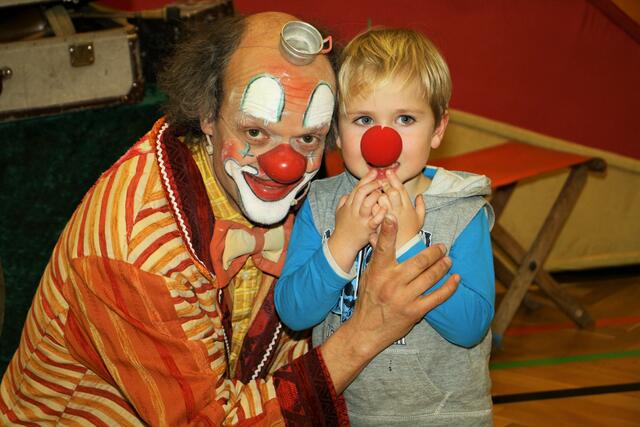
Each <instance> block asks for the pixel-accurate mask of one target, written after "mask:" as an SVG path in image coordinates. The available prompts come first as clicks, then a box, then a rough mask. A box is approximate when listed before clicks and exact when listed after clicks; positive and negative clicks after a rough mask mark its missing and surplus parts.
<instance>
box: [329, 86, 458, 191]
mask: <svg viewBox="0 0 640 427" xmlns="http://www.w3.org/2000/svg"><path fill="white" fill-rule="evenodd" d="M448 119H449V117H448V114H445V115H444V116H443V118H442V120H441V121H440V124H439V125H438V126H437V127H435V120H434V116H433V112H432V111H431V107H430V106H429V104H428V102H427V100H426V99H425V97H423V96H421V91H420V86H419V84H418V82H416V81H409V82H407V83H405V82H404V79H403V78H402V77H395V78H394V79H392V80H390V81H389V83H388V84H386V85H384V86H379V87H375V88H374V89H373V90H372V91H371V93H368V94H364V95H363V96H359V97H357V98H355V99H352V100H349V102H347V104H346V111H343V112H341V114H340V121H339V131H340V138H339V140H338V141H337V142H338V146H339V147H340V148H341V149H342V156H343V159H344V163H345V166H346V167H347V169H348V170H349V172H351V173H352V174H353V175H355V176H356V177H358V178H362V177H364V176H365V175H366V174H367V173H368V172H369V171H370V170H371V169H376V168H375V167H374V166H372V165H370V164H369V163H367V162H366V160H365V159H364V158H363V156H362V152H361V151H360V140H361V138H362V135H363V134H364V133H365V132H366V131H367V130H368V129H369V128H371V127H373V126H382V127H391V128H393V129H394V130H395V131H397V132H398V133H399V134H400V136H401V138H402V152H401V153H400V157H399V158H398V160H397V161H396V162H395V163H394V164H392V165H391V166H389V167H388V168H387V169H393V170H394V171H395V172H396V174H397V176H398V178H399V179H400V181H402V182H403V183H404V184H405V185H407V184H409V183H410V182H411V181H413V180H419V179H421V177H422V173H421V172H422V169H423V168H424V167H425V165H426V164H427V160H428V159H429V151H430V150H431V148H437V147H438V146H439V145H440V142H441V141H442V137H443V135H444V131H445V128H446V126H447V122H448Z"/></svg>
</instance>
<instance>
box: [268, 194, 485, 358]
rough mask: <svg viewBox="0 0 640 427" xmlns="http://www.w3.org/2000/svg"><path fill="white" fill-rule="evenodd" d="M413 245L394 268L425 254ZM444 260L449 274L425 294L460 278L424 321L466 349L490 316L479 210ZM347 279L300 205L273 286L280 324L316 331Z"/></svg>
mask: <svg viewBox="0 0 640 427" xmlns="http://www.w3.org/2000/svg"><path fill="white" fill-rule="evenodd" d="M412 242H413V244H411V243H410V244H409V245H405V246H404V247H403V248H401V250H400V251H399V252H400V253H399V254H398V261H399V262H402V261H404V260H406V259H409V258H410V257H412V256H414V255H415V254H417V253H418V252H420V251H421V250H423V249H425V248H426V244H425V243H424V241H423V240H421V239H415V240H413V241H412ZM407 246H409V247H408V248H407ZM448 255H449V257H450V258H451V260H452V267H451V269H450V271H449V272H448V273H447V274H446V275H445V276H444V277H443V278H442V279H441V280H440V281H438V283H436V284H435V285H434V286H433V287H432V288H430V289H429V290H428V291H427V292H426V293H427V294H428V293H431V292H433V291H435V290H436V289H438V288H439V287H441V286H442V285H443V284H444V282H445V281H446V280H447V278H448V277H450V276H451V274H455V273H457V274H459V275H460V277H461V282H460V285H459V286H458V289H457V290H456V292H455V293H454V294H453V295H452V296H451V297H450V298H449V299H448V300H446V301H445V302H443V303H442V304H440V305H439V306H437V307H435V308H434V309H433V310H431V311H429V312H428V313H427V314H426V315H425V317H424V320H425V321H426V322H428V323H429V325H431V326H432V327H433V328H434V329H435V330H436V331H437V332H438V333H439V334H440V335H441V336H442V337H444V338H445V339H447V340H448V341H450V342H452V343H454V344H457V345H460V346H464V347H471V346H473V345H475V344H477V343H478V342H480V341H481V340H482V338H483V337H484V336H485V334H486V333H487V330H488V329H489V327H490V324H491V320H492V319H493V313H494V299H495V285H494V271H493V258H492V252H491V238H490V233H489V223H488V220H487V216H486V213H485V211H484V209H481V210H480V211H478V213H477V214H476V215H475V216H474V218H473V219H472V220H471V221H470V222H469V224H468V225H467V227H466V228H465V229H464V230H463V231H462V232H461V233H460V235H459V236H458V238H457V239H456V241H455V242H454V244H453V245H452V247H451V248H450V251H449V254H448ZM352 278H353V277H351V276H349V275H347V274H345V273H344V272H342V271H341V269H340V268H339V267H338V266H337V265H336V264H335V261H333V259H332V257H331V254H330V252H329V251H328V248H327V246H326V243H324V244H323V239H322V236H321V235H320V234H319V233H318V231H317V229H316V227H315V225H314V222H313V217H312V213H311V208H310V206H309V203H308V202H305V203H304V204H303V206H302V208H301V210H300V212H299V213H298V216H297V217H296V222H295V224H294V227H293V231H292V234H291V240H290V242H289V248H288V251H287V259H286V262H285V266H284V268H283V271H282V274H281V277H280V279H279V280H278V282H277V284H276V289H275V304H276V310H277V311H278V314H279V315H280V318H281V320H282V321H283V322H284V323H285V324H286V325H287V326H288V327H290V328H291V329H294V330H302V329H307V328H310V327H312V326H315V325H316V324H318V323H320V322H321V321H322V320H323V319H324V318H325V317H326V316H327V314H328V313H329V312H330V311H331V309H332V308H334V307H335V306H336V304H337V302H338V300H339V299H340V296H341V293H342V289H343V288H344V286H345V285H346V284H347V283H348V282H350V281H351V279H352Z"/></svg>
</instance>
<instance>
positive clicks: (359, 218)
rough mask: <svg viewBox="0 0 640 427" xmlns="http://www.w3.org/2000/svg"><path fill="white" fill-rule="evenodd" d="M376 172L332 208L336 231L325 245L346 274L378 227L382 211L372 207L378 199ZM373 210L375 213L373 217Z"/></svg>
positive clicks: (363, 179)
mask: <svg viewBox="0 0 640 427" xmlns="http://www.w3.org/2000/svg"><path fill="white" fill-rule="evenodd" d="M376 176H377V175H376V172H375V171H373V170H372V171H370V172H369V173H368V174H367V175H366V176H365V177H363V178H362V179H361V180H360V182H359V183H358V185H356V186H355V188H354V189H353V190H352V191H351V193H350V194H348V195H345V196H342V198H341V199H340V202H339V203H338V207H337V208H336V227H335V229H334V231H333V234H332V235H331V237H330V238H329V240H328V242H327V244H328V246H329V251H330V252H331V255H332V256H333V258H334V260H335V261H336V262H337V263H338V265H339V266H340V268H342V270H343V271H349V270H350V269H351V266H352V265H353V262H354V261H355V257H356V255H357V253H358V251H359V250H360V249H362V248H363V247H364V246H365V245H366V244H367V242H368V241H369V238H370V236H371V234H372V233H375V232H376V230H377V228H378V226H379V225H380V224H381V223H382V220H383V219H384V216H385V214H386V213H387V211H386V209H385V208H384V207H383V208H379V207H376V205H377V203H378V199H379V198H380V196H381V195H382V191H380V182H379V181H377V180H376ZM374 207H376V208H375V213H374Z"/></svg>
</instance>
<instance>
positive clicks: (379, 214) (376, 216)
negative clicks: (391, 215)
mask: <svg viewBox="0 0 640 427" xmlns="http://www.w3.org/2000/svg"><path fill="white" fill-rule="evenodd" d="M376 206H378V209H377V211H376V212H372V217H371V219H370V220H369V227H371V229H376V228H378V226H379V225H380V224H382V221H383V220H384V216H385V215H386V214H387V210H386V209H384V208H380V207H379V205H376Z"/></svg>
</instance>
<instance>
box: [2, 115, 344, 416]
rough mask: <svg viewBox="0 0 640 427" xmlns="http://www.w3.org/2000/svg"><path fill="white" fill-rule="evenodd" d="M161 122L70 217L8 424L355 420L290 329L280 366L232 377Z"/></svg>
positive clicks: (17, 373)
mask: <svg viewBox="0 0 640 427" xmlns="http://www.w3.org/2000/svg"><path fill="white" fill-rule="evenodd" d="M165 129H167V125H166V124H165V123H164V122H163V121H162V120H160V121H159V122H158V123H156V125H155V126H154V129H153V130H152V131H151V132H150V133H149V134H147V135H146V136H145V137H144V138H142V139H141V140H140V141H139V142H138V143H137V144H136V145H134V146H133V147H132V148H131V149H130V150H129V151H128V152H127V153H126V154H125V155H124V156H123V157H122V158H121V159H120V160H119V161H118V162H116V164H115V165H114V166H113V167H111V168H110V169H109V170H108V171H106V172H105V173H104V174H103V175H102V176H101V177H100V179H99V180H98V181H97V183H96V184H95V185H94V186H93V187H92V188H91V189H90V190H89V192H88V193H87V194H86V196H85V197H84V199H83V200H82V202H81V204H80V206H79V207H78V208H77V209H76V211H75V213H74V214H73V216H72V218H71V220H70V221H69V223H68V224H67V226H66V227H65V229H64V231H63V233H62V235H61V237H60V240H59V241H58V244H57V245H56V247H55V249H54V251H53V254H52V257H51V260H50V262H49V264H48V265H47V267H46V270H45V272H44V274H43V276H42V279H41V282H40V285H39V288H38V290H37V293H36V295H35V297H34V300H33V304H32V307H31V310H30V312H29V314H28V317H27V320H26V323H25V326H24V331H23V335H22V340H21V343H20V346H19V348H18V350H17V352H16V354H15V355H14V358H13V359H12V361H11V363H10V365H9V367H8V369H7V371H6V373H5V375H4V378H3V380H2V384H1V386H0V425H99V426H138V425H153V426H180V425H210V426H219V425H232V424H233V425H236V424H240V425H244V424H252V423H256V424H259V425H285V424H295V423H296V421H295V420H300V419H305V417H311V416H315V417H317V419H318V420H320V421H319V422H318V424H319V425H322V424H325V423H329V424H343V425H344V424H345V423H348V421H346V415H345V414H346V408H345V407H344V401H343V400H342V398H341V397H337V396H336V395H335V391H334V390H333V386H332V384H331V383H330V380H329V376H328V373H327V372H326V368H325V367H324V365H323V363H322V361H321V355H320V353H319V352H318V351H312V352H309V353H306V354H305V355H304V356H302V357H299V356H301V355H302V354H303V353H304V352H305V351H306V342H304V341H300V340H295V339H291V337H289V336H288V335H287V334H284V335H283V338H282V339H280V340H278V341H277V348H276V349H275V350H276V352H275V356H274V357H273V359H271V360H272V362H271V364H270V367H269V369H268V372H269V373H273V374H274V376H273V377H272V376H270V375H266V376H265V377H264V378H258V379H256V380H254V381H249V382H247V383H240V382H238V381H236V380H232V379H230V378H233V376H232V375H230V374H229V366H228V363H227V357H226V353H225V333H224V332H223V331H224V328H223V323H224V322H223V319H222V314H221V309H220V306H219V304H218V289H216V287H215V278H214V277H212V276H211V273H210V272H209V269H207V268H206V267H205V265H206V263H204V262H203V260H202V259H201V258H200V257H199V256H198V254H197V251H196V250H194V248H195V249H197V246H198V245H197V243H198V241H197V236H196V235H195V234H194V233H193V232H192V233H191V234H189V232H188V231H189V230H193V227H194V226H193V225H192V224H191V223H190V220H189V218H190V212H191V211H190V210H188V209H187V208H186V207H184V206H183V205H186V201H187V199H188V197H191V196H190V195H188V194H180V192H179V191H177V189H176V187H175V186H173V184H172V183H171V182H168V178H167V177H168V176H169V174H168V172H167V170H168V168H169V164H168V163H169V159H168V157H166V153H161V152H160V151H158V150H159V148H158V147H161V144H160V143H159V142H158V141H160V140H161V137H162V132H163V131H164V130H165ZM194 191H195V190H194ZM181 206H182V207H183V208H184V210H181ZM207 209H208V208H207ZM297 357H299V358H298V359H297V360H296V361H295V362H294V363H293V364H289V363H290V362H291V361H292V360H293V359H294V358H297ZM279 368H280V369H279ZM274 380H275V381H274ZM300 396H304V399H302V400H301V399H300ZM300 417H302V418H300Z"/></svg>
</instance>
